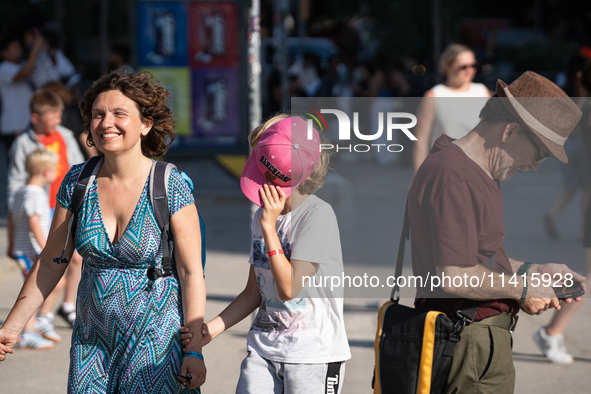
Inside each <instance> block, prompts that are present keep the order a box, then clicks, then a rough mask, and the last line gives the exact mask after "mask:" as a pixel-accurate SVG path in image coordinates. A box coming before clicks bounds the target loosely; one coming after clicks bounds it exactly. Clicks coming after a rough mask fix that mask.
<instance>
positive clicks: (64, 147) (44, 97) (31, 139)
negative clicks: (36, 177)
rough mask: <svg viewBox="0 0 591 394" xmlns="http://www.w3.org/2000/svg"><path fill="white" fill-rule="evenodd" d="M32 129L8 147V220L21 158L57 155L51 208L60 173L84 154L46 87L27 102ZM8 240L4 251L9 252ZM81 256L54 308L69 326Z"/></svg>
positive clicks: (22, 176) (23, 174) (20, 178)
mask: <svg viewBox="0 0 591 394" xmlns="http://www.w3.org/2000/svg"><path fill="white" fill-rule="evenodd" d="M29 106H30V111H31V118H30V120H31V126H32V128H31V129H29V130H27V131H26V132H25V133H23V134H21V135H20V136H19V137H18V138H17V139H16V140H15V141H14V144H13V145H12V148H11V149H10V160H9V166H8V223H9V227H10V221H11V220H12V204H13V198H14V193H15V192H16V191H17V190H18V189H19V188H20V187H22V186H23V185H24V184H25V182H26V180H27V171H26V170H25V158H26V157H27V155H29V154H30V153H31V152H32V151H34V150H35V149H38V148H43V147H45V148H47V149H49V150H50V151H52V152H55V153H57V155H58V158H59V160H58V164H57V175H56V178H55V181H54V182H52V183H51V184H50V185H49V186H48V187H49V189H48V190H49V207H50V208H51V209H52V212H53V210H54V209H55V203H56V195H57V192H58V190H59V187H60V185H61V183H62V180H63V179H64V176H65V175H66V173H67V172H68V170H69V169H70V167H71V166H72V165H74V164H78V163H82V162H83V161H84V156H83V155H82V152H81V151H80V148H79V146H78V142H77V141H76V137H75V136H74V133H73V132H72V131H71V130H69V129H67V128H65V127H63V126H61V123H62V112H63V110H64V103H63V102H62V100H61V99H60V97H59V96H58V95H57V94H56V93H54V92H52V91H50V90H38V91H36V92H35V93H34V94H33V97H32V98H31V101H30V105H29ZM10 247H11V245H10V242H9V245H8V250H9V252H10ZM81 268H82V258H81V257H80V255H79V254H78V253H74V256H73V257H72V261H71V263H70V265H69V267H68V270H67V271H66V279H67V284H66V286H67V287H66V292H65V295H64V302H63V304H62V306H61V307H60V308H59V310H58V314H59V315H60V316H62V317H63V318H64V319H65V320H66V321H67V322H68V323H69V324H70V326H72V325H73V323H74V319H75V316H76V313H75V310H76V307H75V300H76V290H77V288H78V282H79V281H80V272H81Z"/></svg>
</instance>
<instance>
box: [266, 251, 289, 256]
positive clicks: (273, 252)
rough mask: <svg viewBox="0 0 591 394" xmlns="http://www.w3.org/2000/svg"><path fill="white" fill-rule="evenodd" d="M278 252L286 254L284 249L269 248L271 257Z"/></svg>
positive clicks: (268, 253)
mask: <svg viewBox="0 0 591 394" xmlns="http://www.w3.org/2000/svg"><path fill="white" fill-rule="evenodd" d="M276 254H285V252H283V249H275V250H269V251H268V252H267V256H269V257H271V256H275V255H276Z"/></svg>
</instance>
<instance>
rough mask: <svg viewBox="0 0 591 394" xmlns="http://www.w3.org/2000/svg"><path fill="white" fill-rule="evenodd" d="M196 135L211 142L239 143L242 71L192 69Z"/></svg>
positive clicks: (233, 69) (194, 130)
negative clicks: (239, 74) (239, 75)
mask: <svg viewBox="0 0 591 394" xmlns="http://www.w3.org/2000/svg"><path fill="white" fill-rule="evenodd" d="M191 83H192V87H193V135H194V136H195V137H199V139H203V140H205V141H204V142H208V143H218V144H235V143H236V142H237V141H238V138H239V135H240V123H241V122H240V119H241V117H240V100H239V97H240V85H239V80H238V68H216V69H197V70H195V69H194V70H192V81H191Z"/></svg>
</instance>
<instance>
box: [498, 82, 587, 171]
mask: <svg viewBox="0 0 591 394" xmlns="http://www.w3.org/2000/svg"><path fill="white" fill-rule="evenodd" d="M495 91H496V93H497V96H498V97H500V98H501V102H502V103H503V105H504V106H505V108H507V110H508V111H509V112H511V114H512V115H513V116H514V117H515V118H516V119H517V120H518V121H519V122H520V123H521V124H523V125H525V126H526V127H527V128H528V129H529V130H531V131H532V132H533V134H534V135H535V136H536V137H537V138H538V139H539V140H540V141H541V142H542V143H543V144H544V145H545V146H546V147H547V148H548V149H549V150H550V152H552V154H553V155H554V156H556V158H557V159H558V160H560V161H562V162H564V163H566V162H568V158H567V157H566V153H565V152H564V142H565V141H566V138H567V137H568V135H569V134H570V132H571V131H572V130H573V129H574V128H575V126H576V125H577V123H579V119H581V110H580V109H579V107H578V106H577V105H576V104H575V103H574V101H573V100H571V99H570V97H568V96H567V95H566V93H564V91H562V89H560V88H559V87H558V86H556V85H555V84H554V83H553V82H552V81H550V80H549V79H546V78H544V77H542V76H541V75H539V74H536V73H535V72H532V71H526V72H525V73H523V74H522V75H521V76H520V77H519V78H517V79H516V80H515V81H513V83H511V85H507V84H506V83H505V82H503V81H501V80H500V79H499V80H497V86H496V89H495Z"/></svg>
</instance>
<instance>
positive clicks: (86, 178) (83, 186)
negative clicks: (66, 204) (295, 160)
mask: <svg viewBox="0 0 591 394" xmlns="http://www.w3.org/2000/svg"><path fill="white" fill-rule="evenodd" d="M103 161H104V157H103V156H93V157H91V158H90V159H88V160H86V162H85V163H84V166H83V167H82V170H81V171H80V174H79V175H78V179H77V180H76V186H75V187H74V192H73V193H72V200H71V202H70V207H71V208H72V216H70V221H69V222H68V232H67V234H66V243H65V245H64V250H63V251H62V255H61V256H60V257H54V258H53V261H54V262H56V263H58V264H68V263H69V262H70V259H69V258H67V257H66V248H67V246H68V241H69V239H70V234H72V238H74V237H75V235H76V229H77V226H78V213H79V212H80V208H82V203H84V198H85V197H86V193H88V189H90V186H92V183H93V182H94V179H95V178H96V174H97V173H98V172H99V170H100V168H101V166H102V165H103Z"/></svg>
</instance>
